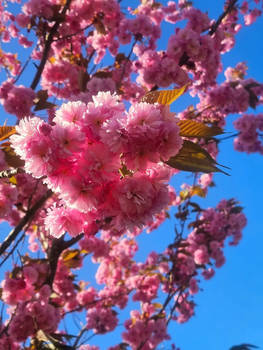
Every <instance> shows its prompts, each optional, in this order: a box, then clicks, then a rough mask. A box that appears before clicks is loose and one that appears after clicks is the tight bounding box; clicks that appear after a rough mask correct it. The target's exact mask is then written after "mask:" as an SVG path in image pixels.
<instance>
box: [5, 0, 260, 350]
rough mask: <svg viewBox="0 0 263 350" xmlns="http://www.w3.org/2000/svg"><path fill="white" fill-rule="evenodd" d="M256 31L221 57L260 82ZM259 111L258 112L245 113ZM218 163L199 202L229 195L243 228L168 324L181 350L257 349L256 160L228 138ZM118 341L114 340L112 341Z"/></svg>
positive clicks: (168, 228)
mask: <svg viewBox="0 0 263 350" xmlns="http://www.w3.org/2000/svg"><path fill="white" fill-rule="evenodd" d="M161 2H162V3H164V2H165V1H164V0H163V1H161ZM223 2H224V1H223V0H218V1H214V2H212V1H209V0H196V1H194V5H195V6H196V7H198V8H200V9H202V10H205V11H207V12H208V14H209V16H210V17H214V18H217V17H218V16H219V15H220V14H221V12H222V8H223ZM122 3H123V6H125V4H127V3H128V4H129V5H130V6H133V4H135V3H137V1H123V2H122ZM262 31H263V19H262V18H259V19H258V21H257V22H256V23H255V24H254V25H252V26H250V27H244V28H243V29H242V30H241V32H240V33H239V34H238V36H237V43H236V46H235V48H234V49H233V50H232V51H231V52H230V53H227V54H225V55H224V57H223V63H224V67H225V68H226V67H227V66H229V65H230V66H235V65H236V64H237V63H238V62H240V61H245V62H246V63H247V65H248V67H249V69H248V76H250V77H253V78H255V79H257V80H258V81H259V82H263V70H262V53H263V41H262ZM170 34H172V31H170V32H169V31H167V32H166V35H167V37H168V36H169V35H170ZM29 79H31V76H29ZM21 83H22V81H21ZM191 103H193V102H192V100H191V98H190V97H189V96H184V97H183V98H180V99H179V100H178V101H176V102H175V103H174V105H173V110H175V111H180V110H181V109H182V108H184V107H185V106H186V105H188V104H191ZM262 111H263V109H262V108H261V109H258V110H257V111H255V112H254V111H250V112H251V113H258V112H262ZM1 114H2V116H3V118H2V120H3V119H5V116H4V112H3V111H2V110H1ZM235 118H236V116H230V117H229V122H228V123H227V126H226V131H233V127H232V121H233V120H234V119H235ZM219 163H221V164H224V165H227V166H229V167H231V171H230V174H231V176H225V175H223V174H216V175H215V178H214V180H215V183H216V187H215V188H212V189H211V190H210V192H209V194H208V196H207V198H205V199H203V200H201V202H200V203H201V204H202V207H208V206H215V205H216V204H217V203H218V202H219V201H220V200H221V199H223V198H226V199H229V198H232V197H234V198H236V199H237V200H239V201H240V203H241V205H242V206H243V207H244V208H245V209H244V212H245V214H246V216H247V219H248V224H247V227H246V228H245V230H244V238H243V239H242V241H241V243H240V244H239V245H238V246H237V247H226V249H225V255H226V258H227V262H226V264H225V265H224V266H223V267H222V268H221V269H218V270H217V272H216V275H215V277H214V278H213V279H212V280H210V281H205V282H202V284H201V286H202V288H203V291H201V292H200V293H199V294H198V295H196V297H195V302H196V304H197V307H196V310H195V311H196V315H195V316H194V317H193V318H192V319H191V320H190V321H189V322H187V323H186V324H183V325H179V324H176V323H173V324H171V326H170V335H171V337H172V342H175V344H176V345H177V346H179V347H180V348H181V349H182V350H227V349H229V348H230V347H231V346H232V345H235V344H240V343H251V344H255V345H258V346H259V347H261V348H263V326H262V319H263V317H262V314H263V296H262V290H263V279H262V268H263V254H262V247H263V235H262V231H263V230H262V222H261V215H263V214H262V199H261V197H262V194H263V191H262V174H261V171H262V169H263V167H262V157H261V156H260V155H257V154H252V155H246V154H243V153H238V152H235V151H234V150H233V140H231V139H230V140H226V141H224V142H222V143H220V155H219ZM181 180H182V177H181V176H180V177H178V178H177V177H175V178H174V179H173V184H174V186H175V187H176V189H177V190H178V189H179V185H180V184H181ZM173 227H174V222H170V221H167V222H166V223H165V224H164V225H163V226H162V227H161V228H160V229H159V230H158V231H156V232H153V233H152V234H151V235H146V234H143V235H142V236H141V237H140V238H139V241H140V243H141V246H142V250H141V251H140V252H139V254H138V259H139V258H141V259H143V258H144V257H145V256H146V255H147V253H148V252H149V251H151V250H154V249H157V250H158V251H162V250H163V249H164V248H165V246H166V245H167V243H169V242H171V234H172V233H173ZM4 231H5V229H3V227H2V233H1V234H2V235H3V234H5V232H4ZM149 243H151V247H150V248H149ZM149 249H150V250H149ZM113 338H114V336H113V335H112V334H109V335H108V336H107V337H104V336H102V337H98V338H97V337H95V338H94V342H92V343H94V344H96V345H97V344H98V345H99V344H100V345H101V349H104V348H106V345H108V341H110V343H112V340H113ZM118 340H119V339H117V338H116V342H117V341H118ZM114 343H115V341H114ZM160 349H162V346H161V347H160ZM163 349H164V350H166V349H167V350H168V349H169V345H168V344H164V346H163Z"/></svg>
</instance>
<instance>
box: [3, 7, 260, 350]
mask: <svg viewBox="0 0 263 350" xmlns="http://www.w3.org/2000/svg"><path fill="white" fill-rule="evenodd" d="M262 5H263V2H262V1H260V0H254V1H252V2H250V3H248V2H247V1H243V2H239V1H237V0H230V1H226V3H225V6H224V8H223V9H222V13H221V16H219V17H218V18H210V17H209V16H208V14H207V13H204V12H201V11H200V10H199V9H197V8H196V7H195V6H194V4H192V3H191V2H188V1H186V0H179V1H178V2H175V1H161V2H156V1H154V0H141V2H139V1H134V2H130V4H129V6H130V7H129V6H126V2H125V1H123V2H122V1H121V0H119V1H117V0H29V1H19V0H10V1H8V0H5V1H2V3H1V5H0V20H1V27H0V28H1V30H0V35H1V42H2V46H1V48H0V65H1V66H0V67H1V73H3V79H2V81H1V85H0V102H1V104H2V106H3V108H4V110H5V112H6V116H7V121H5V120H3V121H2V124H1V125H2V126H1V127H0V141H1V144H0V167H1V169H0V181H1V182H0V188H1V191H0V216H1V221H2V222H7V223H8V224H9V226H10V227H11V231H10V233H9V234H6V235H5V237H4V238H3V239H2V243H1V246H0V255H1V261H0V265H1V267H3V268H5V272H6V273H5V276H4V278H3V280H2V282H1V302H2V305H3V310H4V311H3V312H2V317H1V320H0V322H1V323H0V334H1V336H0V349H1V350H2V349H3V350H4V349H10V350H18V349H28V350H29V349H31V350H33V349H42V350H44V349H80V350H98V349H99V347H98V346H96V345H91V343H90V340H91V339H92V338H94V339H92V344H95V343H96V339H97V337H98V336H99V335H104V334H106V333H108V332H113V334H115V333H114V332H116V331H117V329H119V327H121V328H122V330H121V333H120V332H119V330H118V336H116V337H115V336H113V337H112V344H109V347H108V349H110V350H123V349H127V350H128V349H132V350H135V349H136V350H150V349H156V348H158V346H159V345H160V344H161V343H163V342H164V341H166V340H169V339H171V338H170V335H169V324H170V323H171V322H178V323H183V322H187V321H188V320H189V319H190V318H191V317H192V316H193V315H194V312H195V302H194V296H195V294H196V293H198V291H199V285H200V281H201V280H203V279H205V280H208V279H210V278H212V277H213V275H214V274H215V272H216V269H217V268H219V267H221V266H222V265H224V263H225V256H224V252H223V250H224V247H225V245H226V244H230V245H237V244H238V243H239V241H240V239H241V237H242V229H243V228H244V226H245V225H246V217H245V215H244V214H243V213H242V207H241V206H240V204H239V203H238V199H233V198H230V199H222V200H221V201H220V202H219V203H218V205H217V206H216V207H214V208H211V207H210V208H201V207H200V206H199V204H198V202H197V201H196V200H195V198H196V197H194V196H201V197H205V196H208V195H209V189H210V187H211V186H212V185H213V174H214V173H215V172H221V173H223V174H226V175H227V173H228V169H227V168H226V167H224V165H220V164H218V163H217V155H218V152H219V151H218V138H217V136H218V135H222V134H223V133H224V127H225V124H226V118H227V117H228V116H229V115H230V114H233V113H236V114H239V117H238V118H237V119H236V120H235V122H234V125H235V128H236V130H237V133H236V135H235V139H234V148H235V149H236V150H237V151H241V152H247V153H252V152H259V153H260V154H262V153H263V144H262V131H263V114H262V113H257V114H256V113H255V114H251V113H248V112H247V110H248V109H249V108H250V107H252V108H254V109H256V107H257V106H259V105H261V104H262V101H263V97H262V96H263V85H262V84H261V83H260V82H257V81H256V80H254V79H252V78H248V77H247V76H246V70H247V66H246V65H245V63H243V62H240V63H238V64H237V65H236V66H235V67H224V66H223V63H222V57H223V55H224V54H225V53H226V52H229V51H231V50H232V48H233V47H234V45H235V38H236V34H237V33H238V32H239V31H242V30H243V27H244V26H249V25H251V24H252V23H253V22H254V21H255V20H256V19H257V17H259V16H260V15H261V12H262ZM164 24H165V25H170V26H171V27H172V28H174V30H173V34H172V35H171V36H170V37H169V38H166V39H167V40H168V41H167V45H164V44H163V45H162V47H161V49H159V47H160V42H161V41H162V39H164V38H165V37H166V33H165V31H164V30H163V25H164ZM14 46H15V47H16V52H15V53H13V52H12V51H14V50H13V48H14ZM221 73H224V81H223V82H221V83H218V75H219V74H221ZM183 94H189V95H190V97H189V100H190V101H191V99H193V97H195V101H198V102H197V103H194V104H191V105H190V106H188V107H187V108H186V109H185V110H182V111H178V110H177V113H174V112H173V111H172V110H171V109H170V104H171V103H173V102H174V101H175V100H176V99H177V98H180V96H181V95H183ZM14 117H15V119H14ZM10 118H11V119H10ZM14 120H15V121H14ZM179 172H191V173H194V176H193V181H191V182H190V183H187V182H186V183H184V184H183V189H182V190H181V191H180V190H179V189H175V188H173V187H172V186H171V185H170V184H169V183H170V180H171V179H172V178H173V177H176V176H177V174H178V173H179ZM188 182H189V181H188ZM171 212H173V213H175V218H176V220H177V225H176V227H175V232H174V233H173V234H172V235H171V241H170V244H169V245H168V246H167V247H166V249H165V250H164V251H163V252H161V253H159V252H158V253H157V252H155V251H153V250H152V251H150V253H149V255H148V256H147V258H146V259H145V260H144V261H139V260H138V259H137V258H136V253H137V251H138V250H139V249H140V246H139V244H138V236H139V235H140V234H141V233H142V232H145V231H146V232H148V233H149V235H148V236H147V237H148V240H147V242H145V244H147V245H149V246H150V244H151V232H152V231H153V230H156V229H158V227H159V226H160V225H161V224H162V223H163V222H164V221H165V220H168V219H169V216H170V215H171V214H169V213H171ZM91 264H95V267H96V272H95V275H94V274H93V273H92V272H91V271H92V269H90V268H89V267H88V266H90V265H91ZM127 309H129V311H130V312H129V313H128V312H127ZM72 315H79V318H78V319H79V320H81V321H80V322H79V323H78V325H77V328H76V327H75V328H76V329H78V330H77V331H76V333H74V334H72V332H71V331H68V328H67V326H66V325H67V324H70V323H72ZM117 326H119V327H118V328H117ZM119 334H120V335H119ZM173 341H174V339H171V342H173ZM175 342H176V339H175ZM171 346H172V348H173V349H175V345H171Z"/></svg>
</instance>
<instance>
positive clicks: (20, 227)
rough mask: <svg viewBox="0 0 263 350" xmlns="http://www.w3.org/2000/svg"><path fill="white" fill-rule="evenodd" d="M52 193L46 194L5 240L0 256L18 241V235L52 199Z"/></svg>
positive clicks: (0, 248)
mask: <svg viewBox="0 0 263 350" xmlns="http://www.w3.org/2000/svg"><path fill="white" fill-rule="evenodd" d="M51 195H52V191H50V190H49V191H47V192H46V194H45V195H44V196H43V197H42V198H40V200H39V201H37V202H36V203H35V205H33V207H32V208H31V209H30V210H28V211H27V213H26V215H25V216H24V217H23V218H22V219H21V221H20V222H19V224H18V225H17V226H16V227H15V228H14V229H13V230H12V231H11V232H10V233H9V235H8V236H7V238H6V239H5V240H4V242H3V243H2V244H1V246H0V256H1V255H2V254H3V253H4V252H5V251H6V250H7V248H8V247H9V246H10V244H11V243H12V242H13V241H14V240H15V239H16V237H17V236H18V234H19V233H20V232H21V231H22V230H23V228H24V227H25V225H26V224H27V223H28V221H29V220H30V219H33V217H34V216H35V214H36V212H37V211H38V210H39V209H40V208H41V207H42V205H43V204H44V203H45V202H46V200H47V199H48V198H49V197H51Z"/></svg>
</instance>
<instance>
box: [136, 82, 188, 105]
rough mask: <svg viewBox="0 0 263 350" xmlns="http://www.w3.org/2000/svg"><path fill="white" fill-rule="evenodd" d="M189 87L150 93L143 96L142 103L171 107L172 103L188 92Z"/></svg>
mask: <svg viewBox="0 0 263 350" xmlns="http://www.w3.org/2000/svg"><path fill="white" fill-rule="evenodd" d="M187 86H188V85H184V86H182V87H180V88H179V89H173V90H161V91H150V92H147V94H146V95H144V96H143V98H142V99H141V102H147V103H152V104H153V103H156V102H157V103H159V104H162V105H170V104H171V103H172V102H174V101H175V100H177V99H178V97H180V96H181V95H182V94H183V93H184V92H185V90H186V88H187Z"/></svg>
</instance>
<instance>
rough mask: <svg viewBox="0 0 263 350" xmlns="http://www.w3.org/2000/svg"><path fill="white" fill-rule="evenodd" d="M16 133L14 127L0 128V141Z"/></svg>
mask: <svg viewBox="0 0 263 350" xmlns="http://www.w3.org/2000/svg"><path fill="white" fill-rule="evenodd" d="M15 133H16V128H15V127H14V126H6V125H4V126H0V141H4V140H6V139H8V138H9V137H10V136H11V135H13V134H15Z"/></svg>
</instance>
